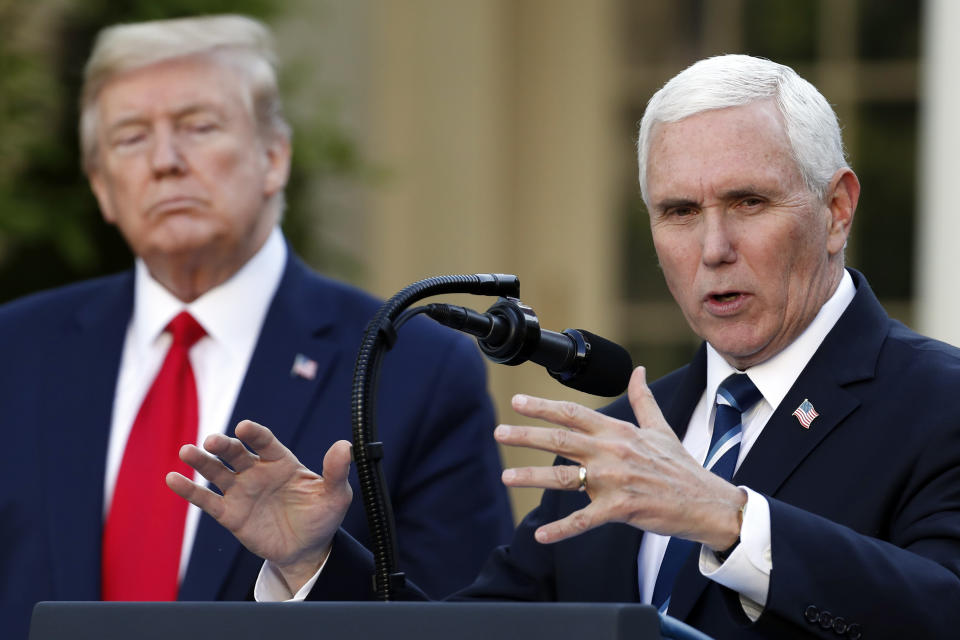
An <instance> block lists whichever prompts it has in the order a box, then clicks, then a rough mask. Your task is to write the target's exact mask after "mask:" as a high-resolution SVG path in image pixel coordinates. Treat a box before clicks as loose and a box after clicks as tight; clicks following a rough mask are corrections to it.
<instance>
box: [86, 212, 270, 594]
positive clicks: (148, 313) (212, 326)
mask: <svg viewBox="0 0 960 640" xmlns="http://www.w3.org/2000/svg"><path fill="white" fill-rule="evenodd" d="M286 260H287V246H286V243H285V242H284V240H283V235H282V234H281V232H280V229H279V228H277V227H275V228H274V229H273V231H272V232H271V233H270V236H269V237H268V238H267V241H266V242H265V243H264V244H263V246H262V247H261V248H260V250H259V251H258V252H257V253H256V254H255V255H254V256H253V257H252V258H251V259H250V260H248V261H247V263H246V264H245V265H243V267H241V268H240V270H239V271H237V272H236V273H235V274H234V275H233V276H231V278H230V279H229V280H227V281H226V282H224V283H223V284H220V285H218V286H216V287H214V288H213V289H211V290H210V291H208V292H206V293H204V294H203V295H202V296H200V297H199V298H197V299H196V300H194V301H193V302H191V303H189V304H184V303H183V302H182V301H180V300H179V299H177V298H176V297H175V296H174V295H173V294H171V293H170V292H169V291H168V290H167V289H165V288H164V287H163V285H161V284H160V283H159V282H157V281H156V280H154V279H153V277H151V276H150V273H149V272H148V271H147V267H146V265H145V264H144V263H143V261H142V260H140V259H138V260H137V261H136V266H135V276H134V277H135V285H134V301H133V315H132V317H131V319H130V324H129V325H128V326H127V335H126V340H125V341H124V344H123V354H122V356H121V360H120V373H119V375H118V376H117V388H116V395H115V397H114V402H113V417H112V421H111V428H110V440H109V444H108V447H107V467H106V475H105V476H104V518H106V516H107V513H108V512H109V509H110V502H111V500H112V498H113V490H114V487H115V485H116V482H117V475H118V473H119V471H120V463H121V461H122V459H123V451H124V448H125V447H126V444H127V438H128V437H129V435H130V430H131V429H132V428H133V422H134V420H135V419H136V416H137V413H138V411H139V410H140V405H141V404H142V403H143V399H144V397H145V396H146V394H147V391H148V390H149V388H150V385H151V384H152V383H153V380H154V378H155V377H156V376H157V373H159V371H160V366H161V365H162V364H163V361H164V359H165V358H166V355H167V350H168V349H169V347H170V342H171V340H172V338H171V336H170V334H167V333H163V330H164V328H165V327H166V326H167V324H168V323H169V322H170V321H171V320H172V319H173V318H174V317H175V316H176V315H177V314H178V313H180V312H181V311H184V310H186V311H189V312H190V314H191V315H192V316H193V317H194V318H195V319H196V320H197V322H199V323H200V325H201V326H202V327H203V328H204V330H205V331H206V332H207V334H206V336H204V337H203V338H201V339H200V341H199V342H197V343H196V344H195V345H194V346H193V348H192V349H191V350H190V364H191V366H192V367H193V374H194V378H195V379H196V382H197V399H198V403H199V406H198V409H199V412H198V414H199V425H198V434H197V443H202V442H203V440H204V439H205V438H206V437H207V436H208V435H210V434H213V433H223V432H224V431H225V430H226V428H227V426H228V425H227V421H228V420H229V419H230V415H231V413H232V411H233V407H234V405H235V404H236V399H237V395H238V394H239V392H240V385H241V384H242V383H243V378H244V376H245V375H246V372H247V366H248V365H249V363H250V358H251V356H252V355H253V350H254V348H255V347H256V344H257V338H258V337H259V336H260V329H261V327H262V326H263V320H264V318H265V317H266V314H267V309H268V308H269V307H270V302H271V301H272V300H273V296H274V293H276V290H277V287H278V286H279V284H280V279H281V277H282V276H283V270H284V267H285V265H286ZM195 444H196V443H195ZM199 518H200V509H199V508H197V507H194V506H193V505H190V508H189V510H188V511H187V521H186V528H185V530H184V536H183V548H182V552H181V556H180V578H181V579H182V578H183V575H184V572H185V571H186V567H187V563H188V562H189V560H190V549H191V547H192V546H193V540H194V537H195V535H196V531H197V524H198V522H199Z"/></svg>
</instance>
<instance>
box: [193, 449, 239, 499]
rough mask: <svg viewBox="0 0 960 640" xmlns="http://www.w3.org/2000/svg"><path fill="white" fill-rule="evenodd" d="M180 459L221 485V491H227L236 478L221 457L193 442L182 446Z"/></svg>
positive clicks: (209, 479)
mask: <svg viewBox="0 0 960 640" xmlns="http://www.w3.org/2000/svg"><path fill="white" fill-rule="evenodd" d="M208 439H209V438H208ZM180 459H181V460H183V461H184V462H185V463H187V464H188V465H190V467H191V468H193V469H194V470H196V472H197V473H199V474H200V475H201V476H203V477H204V478H205V479H206V480H207V481H208V482H210V483H211V484H214V485H216V486H217V487H219V488H220V490H221V491H227V490H228V489H229V488H230V487H232V486H233V483H234V481H235V480H236V474H235V473H234V472H233V471H231V470H230V469H228V468H227V467H226V466H224V464H223V463H222V462H221V461H220V459H219V458H216V457H214V456H212V455H210V454H209V453H206V452H205V451H203V450H202V449H200V448H199V447H196V446H194V445H192V444H185V445H183V446H182V447H180Z"/></svg>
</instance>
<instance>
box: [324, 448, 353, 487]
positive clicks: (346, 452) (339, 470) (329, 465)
mask: <svg viewBox="0 0 960 640" xmlns="http://www.w3.org/2000/svg"><path fill="white" fill-rule="evenodd" d="M350 449H351V445H350V443H349V442H347V441H346V440H337V441H336V442H334V443H333V444H332V445H331V446H330V448H329V449H327V453H326V454H324V456H323V474H322V475H323V478H324V480H326V481H327V482H330V483H333V484H334V485H339V484H346V482H347V474H349V473H350Z"/></svg>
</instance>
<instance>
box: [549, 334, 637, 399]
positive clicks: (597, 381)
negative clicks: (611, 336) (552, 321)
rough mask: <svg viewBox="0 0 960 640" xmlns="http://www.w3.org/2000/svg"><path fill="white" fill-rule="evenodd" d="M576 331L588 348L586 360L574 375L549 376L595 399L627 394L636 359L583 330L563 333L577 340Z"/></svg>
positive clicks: (614, 345) (559, 374)
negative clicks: (596, 397)
mask: <svg viewBox="0 0 960 640" xmlns="http://www.w3.org/2000/svg"><path fill="white" fill-rule="evenodd" d="M574 332H576V333H579V334H580V335H581V336H582V337H583V339H584V341H585V342H586V343H587V344H588V345H589V353H588V355H587V357H586V361H585V362H584V363H583V365H582V366H581V367H579V368H578V369H577V370H576V371H575V372H573V373H562V372H559V373H554V372H553V371H550V372H549V373H550V375H551V376H553V377H554V378H556V379H557V380H559V381H560V382H561V383H563V384H564V385H566V386H568V387H570V388H571V389H576V390H577V391H583V392H584V393H589V394H591V395H595V396H605V397H608V398H609V397H613V396H618V395H620V394H621V393H623V392H624V391H626V390H627V385H628V384H629V383H630V375H631V374H632V373H633V360H631V358H630V354H629V353H627V350H626V349H624V348H623V347H621V346H620V345H618V344H617V343H616V342H611V341H610V340H607V339H606V338H601V337H600V336H598V335H595V334H593V333H590V332H589V331H586V330H584V329H568V330H567V331H564V333H566V334H567V335H570V336H571V337H574V339H576V338H575V336H574V335H573V334H574Z"/></svg>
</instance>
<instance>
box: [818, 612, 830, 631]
mask: <svg viewBox="0 0 960 640" xmlns="http://www.w3.org/2000/svg"><path fill="white" fill-rule="evenodd" d="M817 622H819V623H820V628H821V629H832V628H833V614H832V613H830V612H829V611H821V612H820V617H819V618H817Z"/></svg>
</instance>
